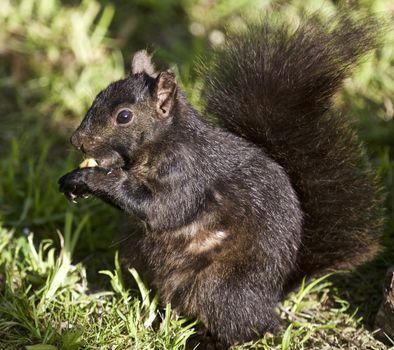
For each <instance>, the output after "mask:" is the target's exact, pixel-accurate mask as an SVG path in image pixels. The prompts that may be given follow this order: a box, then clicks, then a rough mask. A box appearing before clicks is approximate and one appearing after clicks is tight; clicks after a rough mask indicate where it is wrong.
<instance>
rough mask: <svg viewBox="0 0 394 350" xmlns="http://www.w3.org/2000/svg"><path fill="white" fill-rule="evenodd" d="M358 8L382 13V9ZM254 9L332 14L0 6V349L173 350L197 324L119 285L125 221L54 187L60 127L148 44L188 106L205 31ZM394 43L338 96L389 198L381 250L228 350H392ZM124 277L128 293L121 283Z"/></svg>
mask: <svg viewBox="0 0 394 350" xmlns="http://www.w3.org/2000/svg"><path fill="white" fill-rule="evenodd" d="M360 3H361V5H362V7H364V8H365V9H366V11H371V12H377V11H378V12H379V11H380V12H383V13H384V15H385V16H387V17H389V16H393V13H394V9H393V7H392V5H391V2H390V1H389V0H378V1H372V0H362V1H360ZM256 6H260V7H262V8H263V9H264V10H267V11H271V10H272V9H279V10H280V15H281V16H284V17H285V18H288V19H289V21H292V22H294V21H295V18H296V17H297V16H298V15H299V14H300V13H301V12H302V11H303V10H307V11H316V10H319V11H320V12H322V15H326V14H329V13H331V12H335V11H337V7H336V5H335V4H334V3H332V2H330V1H327V0H326V1H316V0H313V1H312V0H308V1H301V0H294V1H269V0H265V1H263V0H260V1H257V0H253V1H236V0H223V1H213V2H211V5H209V4H208V2H204V1H189V0H181V1H175V0H174V1H158V0H157V1H154V0H151V1H142V0H138V1H134V2H132V3H128V2H127V3H126V2H123V1H120V0H119V1H117V0H115V1H109V2H106V5H102V4H100V3H99V2H96V1H93V0H85V1H82V2H79V1H64V2H60V1H55V0H46V1H39V0H18V1H16V0H2V1H1V2H0V28H1V30H0V59H1V64H0V127H1V129H0V349H33V350H39V349H50V350H52V349H79V348H89V349H126V348H134V349H154V348H157V349H184V347H185V342H186V340H187V339H188V338H189V337H191V336H192V334H193V332H195V331H196V324H195V322H194V320H186V319H184V318H182V316H177V315H175V314H174V313H172V311H171V309H170V306H168V305H167V306H165V305H160V304H159V303H158V299H157V298H156V297H155V296H154V295H153V294H152V293H149V291H148V288H149V287H147V286H146V284H145V283H144V282H142V281H141V279H140V278H139V277H138V274H136V272H135V271H133V272H132V274H131V273H130V272H129V271H123V277H122V272H121V270H120V267H119V265H118V263H117V261H118V259H117V253H116V252H117V250H119V248H120V241H121V238H120V235H117V234H116V233H117V232H119V231H120V228H119V223H120V222H121V221H122V220H121V218H122V215H121V214H120V213H119V212H117V211H116V210H114V209H112V208H110V207H109V206H107V205H105V204H103V203H100V202H99V201H97V200H95V199H89V200H86V201H81V202H80V203H79V204H78V205H71V204H69V203H68V202H67V201H66V200H65V198H64V197H63V196H62V195H60V194H59V193H58V189H57V179H58V178H59V177H60V176H61V175H62V174H64V173H65V172H67V171H69V170H70V169H72V168H74V167H75V165H76V164H78V163H79V160H80V158H81V155H80V154H78V153H77V152H76V151H74V150H73V149H72V148H71V146H69V144H68V141H67V139H68V137H69V136H70V133H71V131H72V130H73V128H75V126H76V125H77V124H78V122H79V120H80V119H81V118H82V116H83V114H84V113H85V111H86V110H87V108H88V107H89V105H90V103H91V101H92V99H93V98H94V96H95V94H96V93H97V92H98V91H100V89H102V88H103V87H105V86H106V85H107V84H108V83H109V82H111V81H113V80H115V79H118V78H119V77H121V76H123V74H124V73H125V71H126V70H127V69H128V61H129V57H130V55H131V52H132V51H134V50H136V49H139V48H142V47H152V48H154V49H155V56H156V57H157V59H158V62H159V66H163V64H164V62H167V63H169V65H170V66H171V67H173V69H175V70H176V71H177V72H179V75H180V80H181V83H182V85H183V86H184V87H185V89H186V92H187V94H188V96H189V98H190V99H191V100H192V101H193V103H194V104H196V105H197V106H199V96H200V89H201V85H202V82H201V80H200V79H199V78H198V76H197V74H196V72H195V63H196V59H197V58H198V56H199V55H203V54H204V53H205V52H206V51H207V49H208V48H209V46H210V45H211V41H210V37H211V34H212V32H213V31H214V32H215V33H222V32H223V30H224V27H228V28H230V29H231V28H235V27H238V26H242V24H243V23H244V20H245V18H249V20H254V19H255V18H256V17H258V16H259V13H258V11H256ZM190 28H194V29H193V30H194V33H195V35H194V34H192V31H193V30H192V31H191V30H190ZM196 28H197V29H198V31H197V32H195V29H196ZM391 34H392V32H391ZM393 44H394V43H393V39H392V35H390V33H388V34H387V38H386V40H385V45H384V47H383V48H382V49H380V50H378V51H377V52H376V53H375V54H373V55H370V56H369V57H368V59H367V60H366V61H365V63H364V64H363V65H362V66H361V67H360V68H359V69H358V70H357V71H356V72H355V75H354V76H353V77H352V78H351V79H349V80H348V81H347V82H346V84H345V87H344V89H343V90H342V91H341V94H339V95H338V98H337V106H338V107H339V108H340V109H341V110H342V111H343V112H344V113H346V114H349V115H350V116H352V117H353V118H354V120H355V125H356V126H357V127H358V128H359V130H360V134H361V135H362V137H363V139H364V141H365V143H366V145H367V147H368V152H369V154H370V157H371V160H372V162H373V163H374V165H375V167H376V169H377V172H379V174H380V176H381V178H382V181H383V183H384V185H385V188H386V189H387V193H388V196H387V201H386V208H387V217H388V220H387V224H386V230H385V237H384V246H385V249H384V251H383V252H382V254H380V256H379V257H378V258H377V259H376V260H375V261H374V262H372V263H370V264H368V265H366V266H364V267H362V268H361V269H359V270H358V271H356V272H355V273H352V274H335V275H332V276H326V277H324V278H321V279H314V280H311V281H308V282H307V283H305V284H303V285H302V286H301V287H300V288H299V290H298V291H296V292H294V293H293V294H291V295H289V296H288V297H287V298H286V300H285V301H284V302H283V303H282V304H281V305H279V307H278V312H279V313H280V314H281V317H282V319H283V326H284V332H283V333H282V334H281V335H279V336H277V337H272V336H270V335H266V336H265V337H264V338H263V339H262V340H260V341H259V342H257V343H254V344H247V345H243V346H241V347H238V348H239V349H257V348H261V349H283V350H284V349H344V348H345V349H389V348H390V347H393V348H394V344H393V345H389V344H390V341H389V340H388V339H387V338H386V341H387V342H386V345H384V344H383V343H381V342H380V341H379V340H377V339H376V338H375V337H374V333H373V319H374V315H375V313H376V311H377V308H378V305H379V303H380V298H381V283H382V280H383V277H384V273H385V270H386V269H387V267H388V266H390V265H392V264H393V262H394V252H393V248H392V247H394V161H393V154H394V153H393V152H394V141H393V140H394V124H393V112H392V103H393V101H392V96H394V69H393V66H394V64H393V63H394V45H393ZM125 66H126V68H125ZM140 272H141V273H143V271H140ZM130 277H131V278H132V279H136V281H137V283H136V285H137V286H138V290H131V289H129V287H128V284H125V283H123V282H122V281H123V279H124V280H128V279H130ZM44 344H45V345H44ZM391 344H392V342H391Z"/></svg>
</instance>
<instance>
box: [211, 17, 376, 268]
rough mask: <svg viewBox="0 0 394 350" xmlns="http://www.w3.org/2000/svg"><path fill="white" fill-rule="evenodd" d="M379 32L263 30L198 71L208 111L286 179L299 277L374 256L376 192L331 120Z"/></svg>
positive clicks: (359, 24) (241, 38) (357, 154)
mask: <svg viewBox="0 0 394 350" xmlns="http://www.w3.org/2000/svg"><path fill="white" fill-rule="evenodd" d="M377 28H378V23H377V21H375V20H374V19H371V18H357V19H356V20H354V19H352V18H351V16H349V15H347V14H344V15H341V16H340V17H339V18H336V20H335V21H331V22H330V23H328V24H322V23H319V21H318V20H317V18H315V17H308V18H304V19H303V22H302V24H301V25H300V26H299V27H298V28H297V29H296V30H291V29H289V28H288V26H286V25H284V24H281V23H278V22H275V23H270V22H269V21H268V20H267V21H263V24H261V25H259V26H252V27H249V28H248V30H247V31H246V32H245V33H243V34H238V35H234V36H232V37H230V38H229V39H228V41H227V44H226V45H225V47H224V49H223V50H221V51H220V52H217V57H216V59H215V63H214V64H213V66H212V67H209V68H208V70H207V71H205V76H206V84H205V89H204V91H205V99H206V101H205V102H206V110H207V112H208V113H209V114H211V115H213V116H214V117H216V118H217V119H218V121H219V123H220V124H222V126H223V127H225V128H227V129H228V130H230V131H232V132H234V133H237V134H239V135H241V136H242V137H245V138H247V139H249V140H251V141H252V142H254V143H256V144H258V145H260V146H261V147H263V148H264V149H265V150H266V152H267V153H268V154H269V155H270V156H271V157H272V158H274V159H275V160H276V161H277V162H279V163H280V164H281V165H282V166H283V167H284V168H285V169H286V171H287V173H288V174H289V176H290V178H291V179H292V182H293V185H294V187H295V188H296V190H297V192H298V195H299V198H300V201H301V203H302V207H303V210H304V213H305V219H304V220H305V221H304V232H303V239H302V249H301V251H300V254H299V257H298V265H299V267H300V274H304V273H306V274H311V273H314V272H317V271H322V270H327V269H329V268H351V267H354V266H357V265H359V264H360V263H362V262H364V261H366V260H368V259H370V258H371V257H372V256H373V255H374V254H375V253H376V252H377V250H378V247H379V243H378V241H379V235H380V231H381V225H382V213H381V207H380V202H381V193H380V191H379V188H378V186H377V184H376V181H375V178H374V176H373V175H372V172H371V171H370V168H369V165H368V162H367V161H366V157H365V155H364V152H363V149H362V147H361V146H360V142H359V140H358V138H357V136H356V135H355V133H354V132H353V130H352V129H351V127H350V126H349V122H348V120H346V119H345V118H344V117H343V116H341V115H338V114H336V113H333V112H332V111H330V107H331V105H332V96H333V94H334V93H335V92H336V91H337V90H338V88H339V87H340V86H341V84H342V81H343V80H344V78H345V77H346V76H347V75H348V73H349V71H350V69H351V68H352V67H353V66H354V65H355V64H356V63H357V61H358V60H359V59H360V58H361V57H362V56H363V55H364V54H365V53H367V52H368V51H369V50H370V49H371V48H374V46H376V43H377V35H376V33H377V32H378V31H377Z"/></svg>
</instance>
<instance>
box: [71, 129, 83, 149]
mask: <svg viewBox="0 0 394 350" xmlns="http://www.w3.org/2000/svg"><path fill="white" fill-rule="evenodd" d="M82 139H83V137H81V134H80V133H79V132H78V131H75V132H74V133H73V134H72V135H71V138H70V142H71V144H72V145H73V146H74V147H75V148H77V149H81V148H82V145H83V142H82Z"/></svg>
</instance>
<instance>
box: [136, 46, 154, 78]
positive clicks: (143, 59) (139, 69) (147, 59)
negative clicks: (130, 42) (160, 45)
mask: <svg viewBox="0 0 394 350" xmlns="http://www.w3.org/2000/svg"><path fill="white" fill-rule="evenodd" d="M131 73H132V74H138V73H146V74H148V75H150V76H155V75H156V73H155V66H154V65H153V63H152V57H151V56H150V55H149V54H148V52H147V51H146V50H140V51H137V52H136V53H135V54H134V56H133V59H132V61H131Z"/></svg>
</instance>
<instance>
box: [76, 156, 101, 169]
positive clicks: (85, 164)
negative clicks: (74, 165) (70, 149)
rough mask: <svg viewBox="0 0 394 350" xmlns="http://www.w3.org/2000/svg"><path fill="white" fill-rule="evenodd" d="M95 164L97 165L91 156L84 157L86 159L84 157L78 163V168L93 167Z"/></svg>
mask: <svg viewBox="0 0 394 350" xmlns="http://www.w3.org/2000/svg"><path fill="white" fill-rule="evenodd" d="M95 166H98V163H97V162H96V160H94V159H93V158H86V159H84V161H83V162H82V163H81V164H79V168H80V169H82V168H93V167H95Z"/></svg>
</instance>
